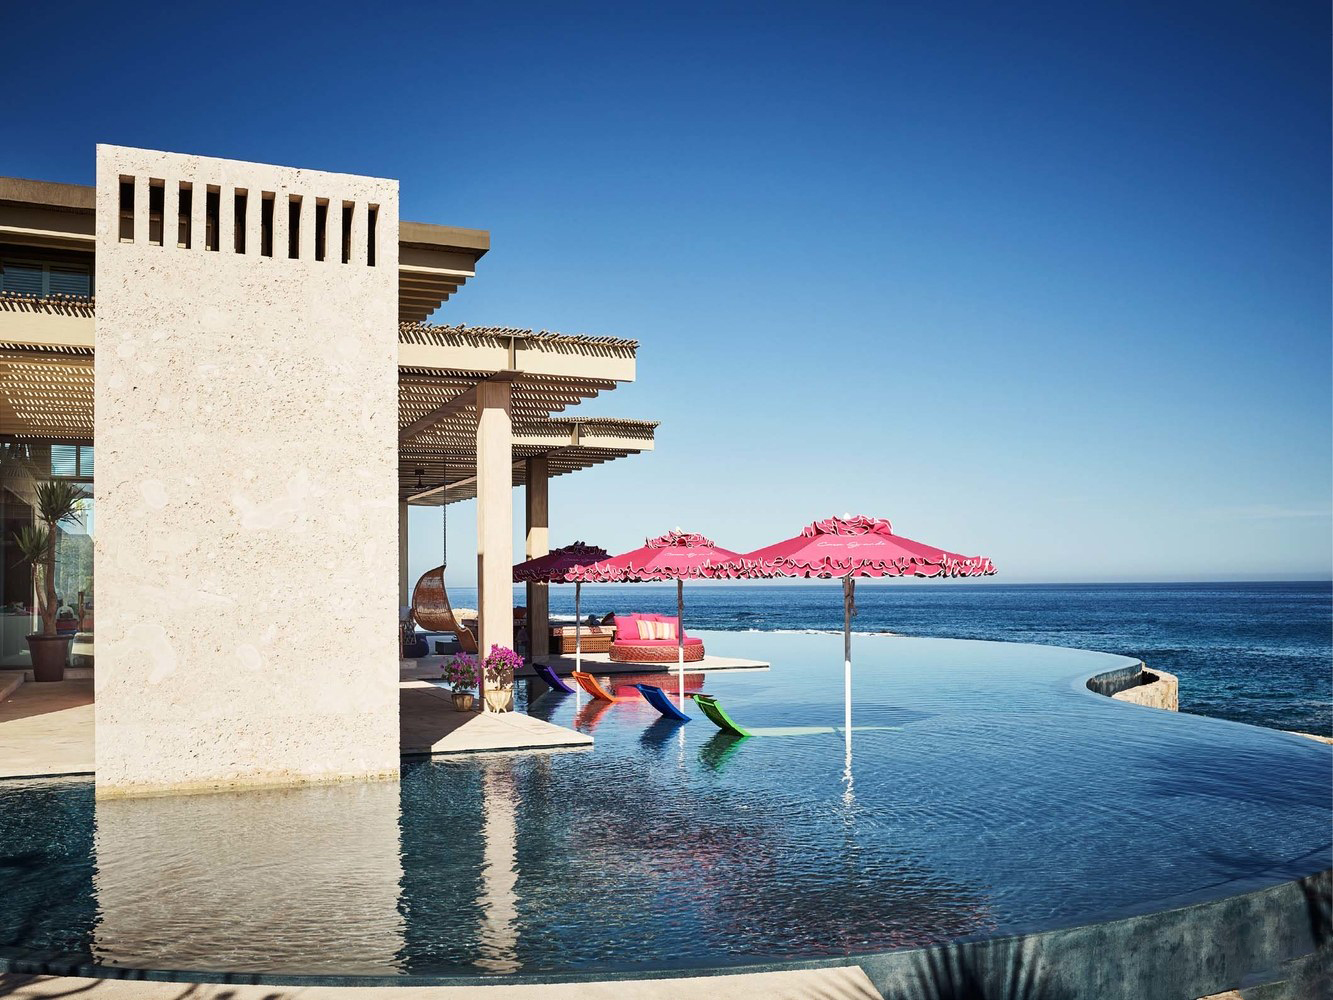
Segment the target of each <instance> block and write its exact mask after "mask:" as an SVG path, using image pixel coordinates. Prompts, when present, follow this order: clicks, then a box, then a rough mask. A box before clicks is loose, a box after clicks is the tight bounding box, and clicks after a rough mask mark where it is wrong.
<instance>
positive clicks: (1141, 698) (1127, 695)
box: [1111, 670, 1180, 712]
mask: <svg viewBox="0 0 1333 1000" xmlns="http://www.w3.org/2000/svg"><path fill="white" fill-rule="evenodd" d="M1143 680H1144V683H1140V684H1138V685H1137V686H1135V687H1131V688H1125V689H1124V690H1123V691H1117V692H1116V693H1115V694H1113V695H1111V697H1112V698H1115V699H1116V700H1117V701H1129V702H1133V703H1134V704H1135V705H1146V706H1148V707H1149V708H1162V709H1165V710H1166V711H1168V712H1178V711H1180V681H1179V680H1178V679H1177V678H1176V675H1175V674H1168V673H1167V672H1166V671H1165V670H1144V671H1143Z"/></svg>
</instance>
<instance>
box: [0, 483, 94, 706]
mask: <svg viewBox="0 0 1333 1000" xmlns="http://www.w3.org/2000/svg"><path fill="white" fill-rule="evenodd" d="M87 497H88V494H87V493H85V492H84V491H83V489H82V488H81V487H79V486H76V485H74V484H73V483H67V482H61V481H60V480H51V481H48V482H45V483H39V484H38V485H37V490H36V503H35V507H36V512H37V520H38V522H39V523H38V524H35V525H29V526H27V527H25V528H20V529H19V530H18V531H16V532H15V533H14V540H15V542H17V543H18V549H19V554H20V555H21V556H22V557H23V561H24V562H26V563H27V564H28V566H29V569H30V571H31V573H32V586H33V591H34V592H35V593H36V595H37V610H38V613H39V614H40V615H41V619H42V630H41V631H40V632H34V633H33V634H32V635H30V636H28V637H27V638H28V652H29V653H30V654H31V655H32V673H33V678H34V679H35V680H39V681H59V680H64V679H65V665H66V664H67V663H68V662H69V644H70V642H71V641H72V640H73V638H74V636H73V635H72V634H69V633H66V634H64V635H61V634H60V631H59V628H58V627H57V624H56V619H57V616H58V613H59V607H58V606H57V604H56V540H57V539H58V537H59V533H60V532H59V527H58V526H59V525H60V524H61V523H62V522H64V521H77V520H78V519H79V515H80V513H81V504H82V503H83V501H84V500H86V499H87Z"/></svg>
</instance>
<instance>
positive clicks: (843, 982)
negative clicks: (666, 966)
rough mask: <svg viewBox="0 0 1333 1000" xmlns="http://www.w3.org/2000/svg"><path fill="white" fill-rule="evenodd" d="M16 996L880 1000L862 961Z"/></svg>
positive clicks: (30, 991) (57, 982) (27, 985)
mask: <svg viewBox="0 0 1333 1000" xmlns="http://www.w3.org/2000/svg"><path fill="white" fill-rule="evenodd" d="M0 996H5V997H11V998H14V1000H57V998H58V997H69V996H78V997H87V998H89V1000H138V998H140V997H142V998H143V1000H186V998H188V1000H538V998H540V1000H584V998H587V1000H712V998H716V997H726V998H727V1000H882V996H881V994H880V992H879V991H878V990H877V989H875V987H874V985H873V984H872V983H871V982H870V980H869V979H868V978H866V974H865V973H864V972H862V971H861V969H860V967H859V966H849V967H846V968H836V969H809V970H801V971H796V972H762V973H750V974H746V975H738V976H708V977H696V978H693V979H642V980H633V981H626V982H612V983H560V984H556V985H549V986H505V985H496V986H479V987H473V986H383V987H363V986H344V987H331V986H304V987H297V986H213V985H204V984H197V983H151V982H136V981H124V980H116V979H74V978H56V977H50V976H41V977H28V976H12V975H0Z"/></svg>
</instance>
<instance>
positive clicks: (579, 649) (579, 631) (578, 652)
mask: <svg viewBox="0 0 1333 1000" xmlns="http://www.w3.org/2000/svg"><path fill="white" fill-rule="evenodd" d="M582 589H583V584H582V583H581V582H580V581H578V580H576V581H574V669H575V670H579V671H581V670H582V669H583V615H581V614H580V613H579V591H580V590H582Z"/></svg>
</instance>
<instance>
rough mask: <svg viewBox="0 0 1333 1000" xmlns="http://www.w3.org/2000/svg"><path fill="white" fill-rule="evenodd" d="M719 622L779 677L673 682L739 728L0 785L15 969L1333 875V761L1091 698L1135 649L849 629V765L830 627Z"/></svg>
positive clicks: (908, 925) (556, 941)
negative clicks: (373, 772) (379, 760)
mask: <svg viewBox="0 0 1333 1000" xmlns="http://www.w3.org/2000/svg"><path fill="white" fill-rule="evenodd" d="M705 639H706V642H707V644H708V646H709V649H710V652H715V653H720V654H723V655H731V656H744V657H749V658H756V659H764V660H768V661H770V662H771V663H772V664H773V666H772V669H771V670H768V671H760V672H726V673H721V672H719V673H709V674H706V675H703V674H689V675H687V677H688V678H689V680H690V684H689V687H690V688H691V689H692V690H703V691H705V692H708V693H711V694H714V695H716V696H717V697H719V698H720V699H721V700H722V702H723V704H724V705H725V706H726V708H727V709H728V711H730V713H731V714H732V715H733V716H734V717H735V718H736V719H737V721H739V722H740V723H741V724H743V725H746V726H749V727H753V728H755V729H756V730H758V731H759V732H758V734H757V735H755V736H753V737H751V738H750V739H746V740H735V739H732V738H729V737H727V736H725V735H722V734H721V733H720V732H719V731H718V730H717V729H716V728H715V727H713V725H712V724H711V723H709V722H708V721H707V720H706V719H704V718H702V717H701V716H699V714H698V712H697V710H695V709H694V708H693V707H692V706H689V707H687V711H689V712H690V713H691V714H692V715H695V716H696V718H695V719H694V720H693V721H692V722H690V723H688V724H680V725H673V724H669V723H666V722H664V721H662V720H661V719H660V717H659V716H658V715H657V714H656V713H655V712H654V711H653V710H652V709H651V708H650V707H649V706H648V705H647V704H646V703H643V702H641V701H627V702H623V703H617V704H614V705H606V704H604V703H590V702H589V701H588V700H587V699H586V698H579V697H576V696H574V695H560V694H556V693H548V694H545V695H543V696H541V697H539V698H535V699H533V700H532V703H531V704H530V705H529V706H528V711H530V712H532V714H534V715H538V716H540V717H541V718H544V719H548V720H549V721H551V722H554V723H556V724H559V725H563V726H574V727H576V728H579V729H581V730H584V731H586V732H590V733H592V734H593V735H594V737H595V739H596V745H595V746H594V747H593V748H592V749H591V750H587V751H571V752H564V753H548V754H535V753H534V754H517V755H478V756H470V757H456V758H446V759H437V760H418V761H414V762H405V766H404V771H403V776H402V781H401V784H394V783H373V784H360V783H358V784H346V785H337V786H330V787H322V788H309V789H302V790H278V791H251V792H244V793H223V794H215V795H194V796H180V797H156V798H146V799H131V800H111V801H104V802H96V801H94V797H93V789H92V785H91V783H90V782H87V781H22V782H0V957H7V958H9V959H12V960H23V961H26V962H29V963H30V962H32V961H34V960H41V959H47V960H52V961H56V962H62V963H83V964H95V965H100V966H114V967H133V968H146V969H157V970H189V971H197V972H213V973H224V972H229V973H267V974H273V975H314V976H373V977H406V976H428V977H429V976H456V975H478V974H490V975H496V976H504V975H506V974H514V973H611V972H616V971H625V970H630V971H634V970H648V969H664V968H689V967H703V966H719V965H727V964H731V963H737V964H743V963H751V962H761V961H766V960H774V959H792V958H818V957H825V956H845V955H854V954H859V953H864V952H872V951H884V950H887V949H893V948H904V947H911V946H919V945H923V944H929V943H933V942H940V941H948V940H954V939H959V938H969V937H971V938H975V937H989V936H994V935H1001V934H1010V933H1016V932H1026V931H1031V930H1038V929H1047V928H1053V927H1061V926H1069V925H1073V924H1083V923H1089V922H1093V921H1100V920H1103V919H1109V918H1112V917H1117V916H1123V915H1128V914H1136V913H1146V912H1149V911H1154V910H1158V909H1163V908H1166V907H1168V906H1174V905H1178V904H1181V903H1185V902H1192V901H1197V900H1204V899H1210V898H1216V897H1221V896H1229V895H1234V894H1237V893H1240V892H1243V891H1247V890H1250V889H1255V888H1260V887H1263V886H1267V885H1275V884H1277V883H1280V882H1284V881H1287V880H1290V879H1292V878H1296V877H1299V876H1304V875H1308V874H1311V873H1313V872H1317V871H1321V870H1323V869H1326V868H1328V867H1329V866H1330V862H1331V859H1330V852H1333V848H1331V847H1330V843H1329V841H1330V837H1329V830H1330V822H1331V820H1333V814H1331V811H1330V803H1329V788H1330V782H1331V781H1333V753H1330V749H1329V748H1328V747H1327V746H1323V745H1320V744H1317V743H1314V742H1312V741H1309V740H1305V739H1302V738H1300V737H1297V736H1290V735H1286V734H1282V733H1278V732H1274V731H1269V730H1261V729H1256V728H1251V727H1248V726H1244V725H1240V724H1236V723H1230V722H1223V721H1220V720H1216V719H1210V718H1204V717H1200V716H1189V715H1177V714H1175V713H1167V712H1159V711H1156V710H1152V709H1145V708H1140V707H1138V706H1133V705H1127V704H1122V703H1118V702H1113V701H1111V700H1109V699H1106V698H1103V697H1100V696H1098V695H1094V694H1092V693H1091V692H1089V691H1087V690H1086V688H1085V687H1084V684H1083V680H1084V679H1085V678H1086V677H1087V676H1088V675H1089V674H1092V673H1096V672H1099V671H1104V670H1113V669H1116V668H1117V667H1121V666H1124V665H1126V664H1127V663H1129V662H1132V661H1126V660H1124V659H1122V658H1119V657H1114V656H1109V655H1106V654H1099V653H1090V652H1083V651H1077V650H1070V649H1059V648H1053V647H1042V646H1027V645H1015V644H1004V643H986V642H967V641H956V640H930V639H903V638H896V637H890V636H870V637H863V638H858V639H857V641H856V656H857V669H856V677H855V687H854V693H855V697H854V706H855V708H854V712H855V714H854V721H853V732H852V752H851V757H850V760H849V759H848V757H847V754H846V747H845V742H844V734H843V732H842V730H841V728H840V727H841V720H842V662H841V646H842V638H841V636H840V635H837V636H834V635H790V634H784V635H775V634H763V633H759V634H755V633H706V634H705ZM639 679H642V678H639ZM618 683H620V682H619V681H618V680H617V678H614V677H613V678H612V684H613V685H615V684H618ZM661 683H662V686H663V687H666V688H668V689H669V690H674V686H675V685H674V679H671V680H667V679H665V678H664V679H662V681H661ZM625 693H627V694H628V693H630V692H628V691H627V692H625Z"/></svg>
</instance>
